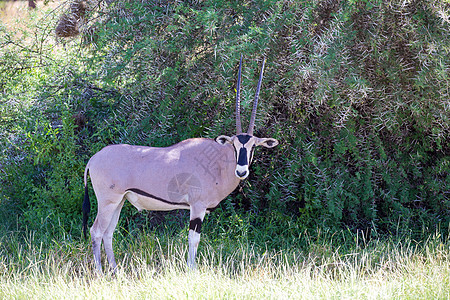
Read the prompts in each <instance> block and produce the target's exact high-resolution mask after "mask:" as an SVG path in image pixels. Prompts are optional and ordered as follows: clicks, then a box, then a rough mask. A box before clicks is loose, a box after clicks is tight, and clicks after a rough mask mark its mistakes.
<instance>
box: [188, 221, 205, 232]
mask: <svg viewBox="0 0 450 300" xmlns="http://www.w3.org/2000/svg"><path fill="white" fill-rule="evenodd" d="M189 229H191V230H194V231H195V232H197V233H200V232H201V231H202V220H200V218H196V219H194V220H191V221H190V222H189Z"/></svg>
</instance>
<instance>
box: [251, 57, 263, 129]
mask: <svg viewBox="0 0 450 300" xmlns="http://www.w3.org/2000/svg"><path fill="white" fill-rule="evenodd" d="M265 63H266V59H265V58H264V60H263V63H262V67H261V72H260V73H259V81H258V86H257V87H256V94H255V100H254V101H253V110H252V116H251V117H250V125H248V131H247V134H248V135H253V128H254V127H255V119H256V109H257V108H258V97H259V90H260V89H261V82H262V78H263V73H264V64H265Z"/></svg>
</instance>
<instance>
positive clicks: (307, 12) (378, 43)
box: [0, 0, 450, 245]
mask: <svg viewBox="0 0 450 300" xmlns="http://www.w3.org/2000/svg"><path fill="white" fill-rule="evenodd" d="M87 20H88V21H87V23H86V25H85V26H89V28H91V29H92V30H94V31H92V30H91V31H89V34H95V39H92V38H90V39H89V38H88V39H79V40H77V39H75V40H73V41H71V42H69V43H68V44H66V46H65V47H66V48H65V50H63V49H60V51H62V52H63V53H64V55H62V56H61V57H60V56H58V57H57V58H53V59H52V60H49V63H48V65H47V67H46V68H45V70H44V71H42V70H40V71H39V72H38V71H36V69H34V68H31V69H28V70H29V71H24V70H23V69H20V70H18V71H17V70H16V73H15V74H14V76H13V78H11V77H10V76H9V73H3V74H1V75H0V76H2V77H1V81H0V82H1V83H2V100H1V101H2V104H3V103H6V105H7V106H6V107H7V109H6V110H5V109H3V108H2V111H1V113H2V119H1V120H2V123H1V130H2V132H1V138H2V143H3V145H5V146H4V147H5V148H4V149H7V150H4V151H3V152H2V162H1V163H2V168H3V173H2V178H1V179H2V185H3V186H4V188H2V191H1V193H2V194H3V197H4V198H5V199H9V200H8V201H11V202H13V203H17V205H18V207H19V208H20V210H21V211H22V212H23V214H22V215H21V217H20V218H21V220H24V221H26V222H27V224H28V225H27V226H31V227H36V226H37V227H39V226H41V225H40V224H41V223H42V222H43V221H42V220H50V221H51V222H50V223H52V224H54V223H55V220H61V222H62V223H61V224H63V225H62V226H63V228H66V230H72V227H71V226H72V225H71V224H72V223H77V222H80V220H81V217H80V207H81V197H82V195H83V192H82V185H83V184H82V174H83V170H84V165H85V163H86V162H87V160H88V158H89V157H90V156H91V155H93V154H94V153H95V152H96V151H98V150H100V149H101V148H102V147H103V146H105V145H107V144H110V143H130V144H142V145H151V146H168V145H171V144H174V143H176V142H178V141H180V140H183V139H186V138H190V137H215V136H217V135H219V134H233V133H234V132H233V130H234V119H233V118H234V117H233V113H234V93H235V91H234V88H235V83H236V72H237V64H238V61H239V56H240V55H241V54H244V55H245V60H244V64H245V66H244V68H243V83H242V86H243V91H242V107H243V114H244V115H245V116H247V117H248V115H249V113H250V108H251V104H252V103H251V102H252V99H253V95H254V90H255V87H256V81H257V77H258V71H259V66H260V63H261V60H262V58H263V57H265V58H266V59H267V64H266V71H265V78H264V82H263V88H262V91H261V96H260V98H261V101H260V104H259V110H258V117H257V124H256V132H255V135H257V136H267V137H269V136H270V137H274V138H277V139H279V140H280V142H281V143H280V145H279V146H277V148H275V149H272V150H270V151H266V150H259V153H257V155H256V156H255V158H256V161H255V162H254V164H253V166H252V170H251V176H250V178H249V179H248V180H247V181H246V182H244V183H242V184H241V187H240V191H239V192H235V193H233V194H232V195H231V196H230V197H229V199H227V200H226V201H225V203H226V204H223V205H222V208H223V211H222V212H221V213H220V214H218V216H217V218H218V219H217V220H219V219H220V220H224V222H221V223H220V224H221V225H220V226H221V227H220V228H218V229H217V230H218V232H217V234H219V235H220V234H221V233H220V232H221V230H225V231H232V232H236V234H241V235H242V234H243V233H242V229H246V230H248V231H249V232H255V233H256V232H258V233H261V232H264V234H265V235H266V236H275V235H280V236H285V237H289V238H288V239H290V240H295V239H298V238H299V234H298V232H302V231H303V230H306V229H315V228H317V226H318V225H319V226H321V227H323V228H326V229H328V230H338V229H342V228H344V229H346V228H348V229H349V230H351V231H363V232H364V234H366V235H367V236H373V235H377V234H380V233H395V234H398V233H401V232H403V231H412V232H414V233H415V234H417V235H418V236H420V235H421V234H423V233H428V232H434V230H436V228H445V230H447V228H448V226H449V221H450V215H449V211H450V210H449V208H450V202H449V191H450V177H449V175H448V174H449V169H450V168H449V167H450V163H449V161H450V159H449V157H450V148H449V146H448V145H450V140H449V132H450V128H449V124H450V121H449V115H450V114H449V100H448V99H449V98H450V97H449V94H448V84H449V73H448V68H449V63H450V61H449V60H450V58H449V57H450V56H449V47H448V45H449V42H450V41H449V39H450V38H449V36H448V32H449V22H448V3H447V2H445V1H409V2H408V1H407V2H405V1H394V0H392V1H388V0H386V1H382V0H377V1H328V0H323V1H311V2H295V1H294V2H292V1H244V2H242V1H241V2H235V1H199V2H197V1H190V2H172V1H115V2H112V3H111V4H110V5H109V6H105V7H103V6H102V7H101V11H100V10H98V9H97V10H91V11H89V12H88V15H87ZM38 33H39V32H38ZM3 39H5V35H4V33H3ZM87 41H90V42H87ZM86 43H87V44H86ZM80 45H82V47H79V46H80ZM10 46H11V44H7V43H2V47H3V49H7V48H6V47H10ZM25 48H26V47H25ZM8 49H9V48H8ZM10 50H11V51H10V52H7V51H5V52H2V53H5V54H2V55H3V56H2V58H3V59H4V60H5V61H6V62H7V63H9V64H10V65H14V64H15V63H16V61H17V59H16V57H15V56H14V54H15V53H16V52H17V51H18V48H14V49H10ZM8 53H9V54H8ZM40 55H41V56H45V55H47V56H51V55H55V54H52V53H51V52H50V50H47V52H45V51H44V52H43V53H41V54H40ZM5 66H6V65H5ZM8 76H9V77H8ZM27 78H28V79H27ZM25 80H29V87H30V89H28V88H24V87H23V84H24V83H23V82H24V81H25ZM55 82H56V83H57V84H56V85H55V84H54V83H55ZM13 89H18V90H20V93H23V94H20V97H19V96H17V95H19V93H17V92H16V94H15V95H16V96H17V99H18V100H19V101H17V102H11V101H10V100H8V99H10V95H11V91H12V90H13ZM27 97H28V98H30V99H31V100H28V101H30V103H31V104H30V105H28V106H24V105H23V103H22V102H21V101H24V99H26V98H27ZM29 112H33V113H32V114H31V115H29ZM244 120H246V119H244ZM16 121H17V124H16V125H12V124H13V123H14V122H16ZM6 140H9V143H7V142H5V141H6ZM11 141H13V142H11ZM219 215H220V217H219ZM139 216H142V215H139V214H136V213H135V212H134V211H133V209H132V208H131V207H125V212H124V219H125V220H126V222H123V223H122V226H124V227H125V229H126V230H130V228H134V227H135V226H138V227H139V226H140V225H136V223H140V222H144V221H143V219H145V218H142V217H139ZM176 216H177V217H176V218H184V217H185V215H183V214H182V216H183V217H182V216H180V215H176ZM237 216H240V217H237ZM241 221H242V222H241ZM40 222H41V223H40ZM177 222H178V221H177ZM144 223H145V222H144ZM239 228H240V229H239ZM251 228H258V229H259V231H258V230H253V231H252V230H251ZM73 230H75V234H76V233H78V234H79V229H78V228H77V229H73ZM247 237H249V236H247ZM250 238H252V239H258V237H256V234H255V235H254V236H252V235H250ZM280 240H281V239H280ZM275 244H276V242H275V243H274V245H275Z"/></svg>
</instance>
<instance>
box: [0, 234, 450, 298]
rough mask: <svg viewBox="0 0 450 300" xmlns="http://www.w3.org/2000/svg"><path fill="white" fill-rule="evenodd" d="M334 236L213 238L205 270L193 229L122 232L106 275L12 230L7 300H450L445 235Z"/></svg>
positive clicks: (3, 269)
mask: <svg viewBox="0 0 450 300" xmlns="http://www.w3.org/2000/svg"><path fill="white" fill-rule="evenodd" d="M329 237H330V236H329ZM326 238H327V237H326V236H325V237H324V235H323V234H322V237H320V238H318V239H311V240H310V242H309V243H308V247H307V249H284V250H280V251H271V250H269V249H267V250H261V249H257V248H256V247H254V246H252V245H251V244H248V243H247V244H246V243H241V242H239V241H238V240H235V241H234V242H231V243H233V244H232V245H225V246H224V245H223V244H221V242H220V241H216V242H214V243H212V242H211V241H210V239H209V238H208V236H207V235H206V236H205V239H204V240H203V241H202V243H201V247H200V251H199V257H198V258H199V266H198V270H196V271H189V270H188V269H187V267H186V262H185V260H186V249H187V243H186V237H185V236H184V232H183V233H179V234H175V235H173V234H172V235H171V234H167V235H164V236H160V237H157V236H156V235H155V233H141V234H139V235H138V236H136V237H135V238H134V239H130V238H126V237H122V236H118V237H117V238H116V242H115V248H116V254H117V257H118V260H119V267H118V269H117V272H116V274H115V275H114V276H112V275H111V274H106V275H104V276H100V275H98V274H97V273H96V272H95V271H94V268H93V265H92V258H91V253H90V251H91V248H90V245H88V243H87V242H86V243H84V242H79V241H64V239H62V238H58V240H56V239H55V240H53V241H52V242H51V243H50V244H44V243H43V242H42V241H40V239H39V238H38V237H37V236H36V235H34V234H28V235H21V234H19V233H13V232H9V233H8V234H7V235H3V236H2V237H1V239H0V241H1V246H0V254H1V258H0V298H2V299H3V298H15V299H22V298H32V299H37V298H39V299H50V298H51V299H61V298H64V299H71V298H75V299H77V298H96V299H98V298H103V299H136V298H151V299H154V298H156V299H158V298H164V299H166V298H175V299H185V298H188V299H190V298H194V299H196V298H216V299H217V298H221V299H222V298H226V299H230V298H252V299H255V298H261V299H262V298H264V299H265V298H269V299H283V298H284V299H287V298H298V299H311V298H313V299H317V298H353V299H391V298H413V299H418V298H421V299H422V298H425V299H427V298H428V299H445V298H449V297H450V264H449V263H450V261H449V260H450V249H449V246H450V243H449V241H448V240H443V239H442V238H441V237H440V236H439V235H435V236H432V237H430V238H429V239H427V240H426V241H424V242H421V243H418V242H415V241H413V240H411V239H408V238H403V239H402V241H396V240H394V239H387V240H379V239H377V240H372V241H364V240H360V241H357V240H354V241H353V242H351V241H348V242H347V244H346V245H342V244H340V243H336V242H329V243H328V242H327V241H326ZM313 240H316V241H314V242H313ZM330 241H332V239H330ZM224 249H233V251H231V252H230V251H229V250H228V251H224Z"/></svg>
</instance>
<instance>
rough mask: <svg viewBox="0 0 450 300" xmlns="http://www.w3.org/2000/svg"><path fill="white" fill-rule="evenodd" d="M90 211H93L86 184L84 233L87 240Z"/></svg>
mask: <svg viewBox="0 0 450 300" xmlns="http://www.w3.org/2000/svg"><path fill="white" fill-rule="evenodd" d="M90 211H91V202H90V201H89V193H88V186H87V184H86V185H85V187H84V200H83V233H84V238H85V239H87V234H86V231H87V223H88V219H89V212H90Z"/></svg>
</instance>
